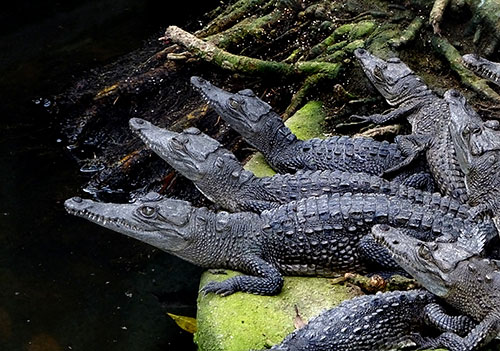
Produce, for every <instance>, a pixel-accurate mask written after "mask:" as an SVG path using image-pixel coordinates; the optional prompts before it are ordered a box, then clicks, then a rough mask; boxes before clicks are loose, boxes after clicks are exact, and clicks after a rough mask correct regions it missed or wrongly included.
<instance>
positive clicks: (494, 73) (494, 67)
mask: <svg viewBox="0 0 500 351" xmlns="http://www.w3.org/2000/svg"><path fill="white" fill-rule="evenodd" d="M462 62H463V64H464V66H465V67H467V68H468V69H470V70H471V71H473V72H474V73H475V74H477V75H478V76H480V77H481V78H486V79H488V80H490V81H491V82H493V83H495V84H496V85H500V63H496V62H491V61H488V60H487V59H485V58H483V57H479V56H477V55H474V54H467V55H464V56H462Z"/></svg>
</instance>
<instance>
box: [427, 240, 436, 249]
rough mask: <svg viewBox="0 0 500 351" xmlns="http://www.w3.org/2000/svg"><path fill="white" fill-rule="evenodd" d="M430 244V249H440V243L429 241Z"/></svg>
mask: <svg viewBox="0 0 500 351" xmlns="http://www.w3.org/2000/svg"><path fill="white" fill-rule="evenodd" d="M428 246H429V249H431V250H432V251H436V250H437V249H438V244H437V243H435V242H433V241H431V242H429V243H428Z"/></svg>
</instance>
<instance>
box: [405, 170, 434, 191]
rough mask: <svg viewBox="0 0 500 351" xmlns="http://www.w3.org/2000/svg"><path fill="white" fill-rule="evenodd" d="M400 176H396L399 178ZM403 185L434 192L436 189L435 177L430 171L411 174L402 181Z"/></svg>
mask: <svg viewBox="0 0 500 351" xmlns="http://www.w3.org/2000/svg"><path fill="white" fill-rule="evenodd" d="M397 178H398V177H396V179H397ZM401 184H402V185H404V186H409V187H412V188H415V189H420V190H424V191H428V192H431V193H432V192H434V191H435V189H436V185H435V183H434V178H432V176H431V174H430V173H427V172H419V173H415V174H412V175H410V176H409V177H407V178H405V179H404V180H403V181H402V182H401Z"/></svg>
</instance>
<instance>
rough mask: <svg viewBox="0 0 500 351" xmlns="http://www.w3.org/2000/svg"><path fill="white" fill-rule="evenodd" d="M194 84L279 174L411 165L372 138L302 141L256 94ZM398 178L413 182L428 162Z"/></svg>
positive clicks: (199, 81)
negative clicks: (232, 91)
mask: <svg viewBox="0 0 500 351" xmlns="http://www.w3.org/2000/svg"><path fill="white" fill-rule="evenodd" d="M191 84H192V85H193V86H194V87H195V89H196V90H198V91H199V92H200V93H201V95H202V96H203V98H204V99H205V100H206V101H207V102H208V104H209V105H210V106H212V107H213V108H214V109H215V110H216V111H217V113H218V114H219V115H220V116H221V118H222V119H223V120H225V121H226V122H227V123H228V124H229V125H230V126H231V127H232V128H233V129H235V130H236V131H237V132H238V133H239V134H241V136H242V137H243V138H244V139H245V140H246V141H247V142H248V143H249V144H250V145H252V146H253V147H255V148H256V149H257V150H258V151H260V152H261V153H262V154H263V155H264V157H265V159H266V160H267V161H268V163H269V164H270V166H271V167H272V168H273V169H275V170H276V171H277V172H279V173H293V172H295V171H297V170H300V169H302V170H313V171H315V170H325V169H329V170H340V171H351V172H364V173H368V174H372V175H381V174H383V173H384V172H386V171H388V170H391V169H392V168H393V167H396V166H397V167H398V168H401V167H400V166H399V165H401V164H402V163H408V164H409V162H407V161H406V160H407V156H405V155H404V154H403V153H402V152H401V150H400V149H399V148H398V146H397V145H396V144H394V143H389V142H387V141H376V140H373V139H371V138H363V137H359V138H351V137H348V136H332V137H329V138H326V139H320V138H313V139H309V140H299V139H298V138H297V137H296V136H295V135H294V134H293V133H292V132H291V130H290V129H289V128H288V127H287V126H286V125H285V124H284V123H283V120H282V119H281V117H280V116H279V115H278V113H276V112H275V111H274V110H273V109H272V108H271V106H270V105H269V104H267V103H266V102H265V101H263V100H261V99H259V98H258V97H257V96H256V95H255V94H254V93H253V91H252V90H250V89H244V90H241V91H239V92H237V93H230V92H228V91H225V90H223V89H221V88H218V87H216V86H215V85H213V84H211V83H210V82H208V81H207V80H205V79H203V78H200V77H196V76H194V77H191ZM413 166H414V167H409V168H410V169H411V172H410V171H409V170H405V171H403V170H401V172H399V173H397V174H396V172H395V174H393V178H394V179H395V180H397V181H400V182H404V181H405V179H407V178H409V179H408V180H407V181H408V182H410V183H411V182H412V181H413V180H412V174H413V173H415V172H422V171H424V170H425V171H426V170H427V169H426V168H425V166H424V163H423V162H414V165H413Z"/></svg>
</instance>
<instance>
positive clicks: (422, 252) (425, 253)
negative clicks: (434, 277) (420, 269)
mask: <svg viewBox="0 0 500 351" xmlns="http://www.w3.org/2000/svg"><path fill="white" fill-rule="evenodd" d="M418 255H419V256H420V257H422V258H423V259H424V260H426V261H430V260H432V253H431V250H430V249H429V248H428V247H427V246H425V245H422V246H420V247H419V249H418Z"/></svg>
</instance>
